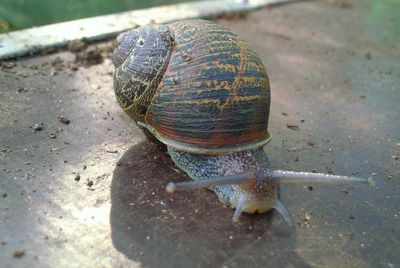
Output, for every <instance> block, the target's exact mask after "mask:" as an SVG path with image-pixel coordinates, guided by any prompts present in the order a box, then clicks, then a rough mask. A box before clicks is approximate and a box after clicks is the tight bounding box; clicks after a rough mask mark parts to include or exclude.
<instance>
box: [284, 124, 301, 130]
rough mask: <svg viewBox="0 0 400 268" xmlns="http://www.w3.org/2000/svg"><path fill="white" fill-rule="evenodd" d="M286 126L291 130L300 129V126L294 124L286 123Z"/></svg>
mask: <svg viewBox="0 0 400 268" xmlns="http://www.w3.org/2000/svg"><path fill="white" fill-rule="evenodd" d="M286 127H287V128H290V129H291V130H300V127H299V126H298V125H294V124H286Z"/></svg>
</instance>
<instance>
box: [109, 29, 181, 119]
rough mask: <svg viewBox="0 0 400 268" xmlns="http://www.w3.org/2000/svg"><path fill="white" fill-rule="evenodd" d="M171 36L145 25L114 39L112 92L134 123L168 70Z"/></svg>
mask: <svg viewBox="0 0 400 268" xmlns="http://www.w3.org/2000/svg"><path fill="white" fill-rule="evenodd" d="M173 40H174V37H173V32H172V31H170V29H169V28H168V27H167V26H163V25H161V26H154V25H147V26H144V27H140V28H138V29H133V30H129V31H128V32H125V33H123V34H121V35H120V36H119V37H118V38H117V42H119V43H120V44H119V46H118V47H117V48H116V49H115V50H114V53H113V62H114V65H115V66H116V70H115V73H114V90H115V95H116V97H117V101H118V103H119V105H120V106H121V107H122V109H123V110H124V111H125V112H126V113H127V114H128V115H130V116H131V117H132V118H134V119H135V120H137V121H141V122H144V115H145V113H146V111H147V107H148V106H149V104H150V102H151V99H152V97H153V95H154V93H155V90H156V89H157V86H158V84H159V83H160V80H161V79H162V77H163V75H164V72H165V70H166V68H167V66H168V62H169V59H170V57H171V53H172V48H173Z"/></svg>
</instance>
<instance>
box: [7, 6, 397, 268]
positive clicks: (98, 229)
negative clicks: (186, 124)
mask: <svg viewBox="0 0 400 268" xmlns="http://www.w3.org/2000/svg"><path fill="white" fill-rule="evenodd" d="M399 10H400V9H399V6H398V4H396V3H394V2H391V1H381V2H379V3H377V1H363V0H357V1H356V0H354V1H344V0H343V1H339V0H337V1H320V2H314V1H312V2H299V3H295V4H290V5H285V6H280V7H275V8H272V9H262V10H259V11H256V12H252V13H248V14H245V15H241V16H228V17H223V18H219V19H218V20H217V21H218V22H219V23H221V24H224V25H227V26H229V27H230V28H231V29H233V30H234V31H236V32H237V33H238V34H239V36H241V37H242V38H243V39H245V40H247V41H248V42H249V43H250V44H251V45H252V46H253V47H254V48H255V50H256V51H258V52H259V53H260V55H261V57H262V59H263V60H264V62H265V64H266V66H267V70H268V74H269V77H270V80H271V89H272V106H271V115H270V125H269V129H270V131H271V132H272V134H273V139H272V142H271V143H270V144H269V145H268V146H267V148H266V152H267V154H268V157H269V159H270V161H271V166H272V167H273V168H276V169H287V170H296V171H313V170H315V171H318V172H327V173H334V174H342V175H356V176H360V177H364V178H368V177H371V176H372V177H374V178H375V181H376V185H375V186H374V187H368V186H367V185H363V184H354V185H350V184H340V185H338V184H335V185H327V184H324V185H322V184H305V185H304V184H299V185H293V184H291V185H282V187H281V200H282V202H283V203H284V204H285V206H286V207H287V209H288V210H289V212H290V214H291V216H292V218H293V220H294V222H295V225H294V226H288V225H287V224H286V223H285V222H284V221H283V220H282V219H281V218H280V216H279V215H278V214H277V213H274V212H270V213H267V214H262V215H243V216H242V217H241V218H240V222H239V223H238V224H233V223H232V221H231V217H232V213H233V212H232V210H231V209H229V208H225V207H223V206H222V205H221V204H220V203H219V202H218V200H217V198H216V196H215V195H214V194H213V193H212V192H210V191H206V190H197V191H192V192H183V193H182V192H179V193H176V194H174V195H171V194H167V193H166V192H165V190H164V187H165V185H166V184H167V182H168V181H182V180H186V179H187V176H186V175H184V174H183V173H179V172H178V171H177V169H176V167H175V166H174V165H173V163H172V161H171V160H170V158H169V157H168V155H167V154H166V153H165V151H164V150H162V148H160V146H159V145H157V144H154V143H152V142H149V141H148V140H147V139H146V136H145V135H144V134H143V133H142V132H141V130H140V129H139V128H138V127H137V126H136V125H135V124H134V123H133V122H132V120H130V119H129V118H128V116H126V115H125V114H123V112H122V111H121V110H120V108H119V107H118V106H117V104H116V102H115V97H114V93H113V90H112V72H113V66H112V63H111V60H110V52H111V46H112V44H111V43H112V42H104V43H101V44H96V45H87V44H81V43H79V44H78V43H76V44H75V45H72V44H71V46H70V50H66V51H61V52H56V53H53V54H49V55H41V56H35V57H30V58H23V59H19V60H17V61H12V62H2V63H1V64H0V69H1V72H0V114H1V117H0V178H1V180H0V258H1V260H2V265H4V266H5V267H26V266H34V267H82V266H83V267H86V266H96V267H103V266H105V267H107V266H113V267H120V266H121V267H122V266H135V265H136V266H140V265H141V266H144V267H188V266H199V267H205V266H210V265H212V266H226V267H244V266H247V267H265V266H271V267H276V266H282V267H287V266H289V267H299V266H300V267H308V266H310V267H312V266H324V267H338V266H339V267H397V265H399V263H400V256H399V253H398V250H397V248H398V246H399V245H400V233H399V232H400V231H399V228H398V226H399V224H400V206H399V204H400V197H399V192H400V174H399V170H400V161H399V157H400V126H399V123H398V122H399V121H400V118H399V117H400V108H399V105H398V103H399V102H400V93H399V92H400V91H399V88H398V87H399V84H400V72H399V70H400V68H399V67H400V61H399V59H400V53H399V51H400V47H399V44H400V40H399V38H400V33H399V32H398V31H399V29H398V28H397V27H395V26H393V25H396V23H397V25H398V23H399V21H398V18H399Z"/></svg>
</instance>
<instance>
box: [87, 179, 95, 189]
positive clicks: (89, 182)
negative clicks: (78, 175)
mask: <svg viewBox="0 0 400 268" xmlns="http://www.w3.org/2000/svg"><path fill="white" fill-rule="evenodd" d="M93 184H94V182H93V180H91V179H88V180H87V182H86V185H87V187H92V186H93Z"/></svg>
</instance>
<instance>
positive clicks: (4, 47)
mask: <svg viewBox="0 0 400 268" xmlns="http://www.w3.org/2000/svg"><path fill="white" fill-rule="evenodd" d="M293 1H295V0H247V1H246V0H236V1H232V0H218V1H199V2H191V3H183V4H176V5H168V6H159V7H153V8H147V9H141V10H133V11H127V12H122V13H116V14H110V15H104V16H98V17H92V18H86V19H79V20H73V21H67V22H61V23H55V24H50V25H46V26H41V27H34V28H29V29H25V30H20V31H15V32H10V33H6V34H1V35H0V60H5V59H12V58H15V57H19V56H24V55H27V54H34V53H37V52H40V51H43V50H46V49H51V48H57V47H63V46H66V45H67V44H68V42H69V41H72V40H77V39H85V40H88V41H97V40H102V39H105V38H110V37H113V36H115V35H117V34H118V33H120V32H123V31H125V30H127V29H129V28H133V27H136V26H140V25H145V24H149V23H168V22H171V21H175V20H181V19H194V18H210V17H216V16H218V15H221V14H224V13H235V12H244V11H250V10H254V9H258V8H261V7H264V6H269V5H277V4H284V3H288V2H293Z"/></svg>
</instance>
